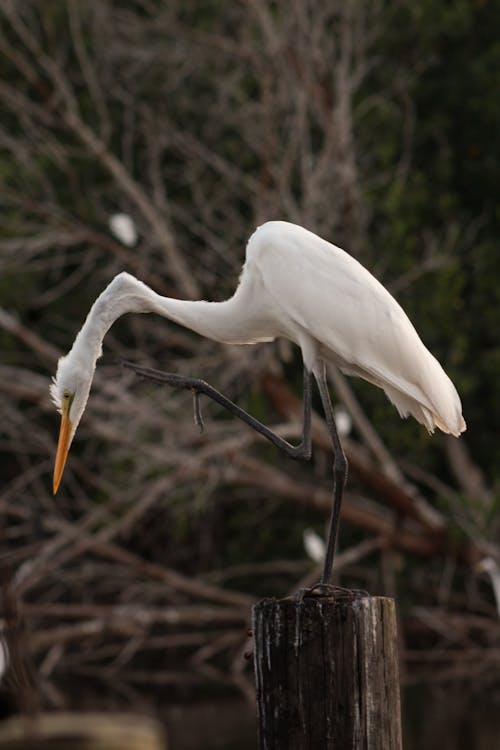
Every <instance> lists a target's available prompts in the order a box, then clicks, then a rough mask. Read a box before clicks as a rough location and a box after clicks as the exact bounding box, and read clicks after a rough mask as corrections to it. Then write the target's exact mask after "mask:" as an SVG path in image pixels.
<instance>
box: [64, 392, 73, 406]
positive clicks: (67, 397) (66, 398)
mask: <svg viewBox="0 0 500 750" xmlns="http://www.w3.org/2000/svg"><path fill="white" fill-rule="evenodd" d="M72 399H73V394H72V393H71V391H64V392H63V401H65V402H66V403H70V402H71V401H72Z"/></svg>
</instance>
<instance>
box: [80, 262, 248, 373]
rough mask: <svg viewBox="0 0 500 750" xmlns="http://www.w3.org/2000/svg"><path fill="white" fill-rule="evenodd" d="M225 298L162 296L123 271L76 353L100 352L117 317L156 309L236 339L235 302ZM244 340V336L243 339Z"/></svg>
mask: <svg viewBox="0 0 500 750" xmlns="http://www.w3.org/2000/svg"><path fill="white" fill-rule="evenodd" d="M233 299H234V298H231V299H229V300H227V301H225V302H205V301H202V300H200V301H195V302H191V301H188V300H177V299H172V298H170V297H162V296H161V295H159V294H157V293H156V292H154V291H153V290H152V289H150V288H149V287H148V286H146V284H144V283H143V282H142V281H139V280H138V279H136V278H135V277H134V276H131V275H130V274H128V273H120V274H119V275H118V276H115V278H114V279H113V280H112V281H111V283H110V284H109V285H108V286H107V287H106V289H105V290H104V291H103V292H102V294H100V295H99V297H98V298H97V299H96V301H95V302H94V304H93V305H92V308H91V309H90V312H89V314H88V315H87V319H86V320H85V323H84V325H83V327H82V329H81V330H80V332H79V334H78V336H77V337H76V339H75V342H74V344H73V349H74V350H75V353H77V352H78V350H79V349H81V351H82V352H83V351H86V352H89V351H92V352H94V353H95V360H97V358H98V357H99V356H100V355H101V344H102V340H103V338H104V336H105V335H106V333H107V331H108V330H109V328H110V327H111V326H112V325H113V323H114V322H115V320H117V319H118V318H119V317H120V316H122V315H125V313H129V312H135V313H150V312H153V313H157V314H158V315H162V316H163V317H165V318H169V319H170V320H172V321H174V322H175V323H179V324H180V325H182V326H185V327H186V328H190V329H191V330H193V331H195V332H196V333H199V334H201V335H202V336H206V337H207V338H210V339H214V340H215V341H221V342H226V343H235V339H234V333H233V330H234V325H235V315H236V314H237V309H236V306H235V305H234V303H233ZM240 340H241V339H240Z"/></svg>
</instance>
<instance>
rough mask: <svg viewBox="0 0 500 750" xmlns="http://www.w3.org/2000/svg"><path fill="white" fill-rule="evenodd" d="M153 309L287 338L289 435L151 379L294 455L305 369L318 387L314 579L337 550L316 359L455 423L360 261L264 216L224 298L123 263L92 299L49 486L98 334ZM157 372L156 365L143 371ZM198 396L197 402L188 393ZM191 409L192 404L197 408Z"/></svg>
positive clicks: (72, 366)
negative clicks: (177, 293)
mask: <svg viewBox="0 0 500 750" xmlns="http://www.w3.org/2000/svg"><path fill="white" fill-rule="evenodd" d="M129 312H136V313H150V312H154V313H157V314H158V315H162V316H164V317H166V318H169V319H170V320H172V321H174V322H175V323H178V324H180V325H183V326H186V327H187V328H190V329H192V330H193V331H196V333H199V334H201V335H202V336H206V337H208V338H210V339H213V340H215V341H220V342H223V343H226V344H256V343H259V342H262V341H272V340H273V339H275V338H277V337H280V336H282V337H286V338H288V339H290V340H291V341H293V342H294V343H295V344H297V345H298V346H299V347H300V348H301V351H302V358H303V362H304V428H303V439H302V442H301V443H300V445H298V446H292V445H290V444H289V443H288V442H286V441H285V440H283V439H282V438H280V437H279V436H277V435H275V434H274V433H273V432H272V431H271V430H269V429H268V428H267V427H265V426H264V425H262V424H261V423H260V422H257V420H255V419H254V418H253V417H251V416H250V415H248V414H247V413H246V412H244V411H243V410H242V409H240V408H239V407H237V406H236V405H235V404H233V403H232V402H230V401H229V400H228V399H226V398H225V397H223V396H222V395H221V394H218V393H217V392H216V391H215V390H214V389H212V388H211V387H210V386H208V384H206V383H204V381H201V380H194V379H190V378H182V377H181V376H179V375H170V374H168V373H165V374H163V375H161V374H159V373H156V375H157V377H158V379H159V380H161V382H167V383H169V384H171V385H175V386H180V387H184V388H189V389H190V390H192V391H193V392H195V393H196V394H198V393H205V394H207V395H208V396H210V397H211V398H214V399H215V400H217V401H218V402H219V403H221V404H222V405H223V406H225V407H226V408H228V409H230V410H231V411H232V412H233V413H236V414H237V416H239V417H240V418H242V419H243V420H244V421H246V422H247V423H248V424H250V425H251V426H252V427H254V428H255V429H257V430H258V431H259V432H261V433H262V434H263V435H264V436H265V437H267V438H268V439H269V440H270V441H271V442H273V443H274V444H275V445H277V446H278V447H280V448H281V449H282V450H284V451H285V452H286V453H287V454H288V455H290V456H293V457H295V458H306V459H308V458H309V457H310V455H311V439H310V417H311V378H312V375H314V377H315V379H316V382H317V385H318V389H319V392H320V396H321V401H322V405H323V409H324V411H325V417H326V421H327V425H328V428H329V431H330V435H331V439H332V444H333V450H334V500H333V511H332V519H331V522H330V532H329V538H328V544H327V553H326V556H325V568H324V572H323V577H322V583H324V584H327V583H328V582H329V580H330V576H331V568H332V563H333V557H334V552H335V542H336V536H337V527H338V521H339V514H340V505H341V502H342V491H343V487H344V483H345V477H346V471H347V462H346V459H345V455H344V453H343V450H342V446H341V444H340V440H339V437H338V433H337V430H336V426H335V420H334V417H333V410H332V405H331V402H330V397H329V393H328V386H327V383H326V367H325V365H326V363H327V362H332V363H334V364H335V365H337V366H338V367H339V368H340V369H341V370H342V371H343V372H344V373H347V374H348V375H357V376H359V377H362V378H364V379H365V380H368V381H369V382H370V383H373V384H374V385H376V386H378V387H380V388H382V389H383V390H384V391H385V393H386V395H387V396H388V398H389V399H390V401H392V403H393V404H394V405H395V406H396V408H397V409H398V411H399V413H400V415H401V416H402V417H406V416H408V415H409V414H411V415H412V416H413V417H415V419H416V420H417V421H418V422H420V423H421V424H423V425H425V427H426V428H427V430H428V431H429V432H433V431H434V429H435V427H438V428H439V429H440V430H442V431H443V432H447V433H451V434H452V435H455V436H457V437H458V436H459V435H460V433H461V432H463V431H464V430H465V422H464V419H463V417H462V407H461V403H460V398H459V396H458V394H457V391H456V389H455V387H454V385H453V383H452V382H451V380H450V379H449V377H448V376H447V375H446V373H445V372H444V370H443V368H442V367H441V365H440V364H439V362H438V361H437V360H436V359H435V358H434V357H433V355H432V354H431V353H430V352H429V351H428V349H426V347H425V346H424V344H423V343H422V341H421V339H420V338H419V336H418V334H417V332H416V330H415V328H414V327H413V325H412V324H411V322H410V321H409V319H408V317H407V316H406V314H405V313H404V311H403V310H402V308H401V307H400V306H399V304H398V303H397V302H396V300H395V299H394V298H393V297H392V296H391V295H390V294H389V292H388V291H387V290H386V289H385V288H384V287H383V286H382V284H380V283H379V282H378V281H377V280H376V279H375V278H374V277H373V276H372V275H371V274H370V273H369V271H367V270H366V269H365V268H364V267H363V266H362V265H361V264H360V263H358V261H356V260H355V259H354V258H353V257H351V256H350V255H348V254H347V253H345V252H344V251H343V250H341V249H340V248H338V247H336V246H335V245H332V244H331V243H330V242H327V241H326V240H324V239H321V238H320V237H318V236H317V235H315V234H313V233H312V232H309V231H308V230H307V229H304V228H303V227H300V226H297V225H295V224H290V223H288V222H285V221H270V222H267V223H266V224H263V225H262V226H261V227H259V228H258V229H257V230H256V231H255V232H254V234H253V235H252V236H251V237H250V239H249V241H248V244H247V249H246V261H245V264H244V266H243V270H242V272H241V276H240V279H239V284H238V286H237V289H236V291H235V293H234V294H233V296H232V297H231V298H230V299H228V300H226V301H223V302H206V301H203V300H200V301H189V300H178V299H172V298H169V297H162V296H160V295H159V294H157V293H156V292H154V291H153V290H152V289H150V288H149V287H148V286H146V285H145V284H143V283H142V282H141V281H139V280H138V279H136V278H135V277H133V276H131V275H130V274H128V273H120V274H118V276H116V277H115V278H114V279H113V280H112V281H111V283H110V284H109V285H108V287H107V288H106V289H105V290H104V291H103V292H102V294H101V295H100V296H99V297H98V298H97V300H96V301H95V302H94V304H93V306H92V308H91V310H90V312H89V314H88V316H87V319H86V321H85V323H84V325H83V327H82V329H81V330H80V332H79V333H78V335H77V337H76V339H75V342H74V344H73V347H72V348H71V351H70V352H69V353H68V354H67V355H66V356H65V357H61V359H60V360H59V363H58V367H57V374H56V376H55V378H54V381H53V383H52V385H51V395H52V399H53V401H54V403H55V405H56V406H57V408H58V409H59V411H60V412H61V415H62V419H61V429H60V435H59V443H58V448H57V455H56V461H55V468H54V492H57V489H58V487H59V483H60V481H61V477H62V473H63V469H64V465H65V463H66V458H67V454H68V450H69V447H70V444H71V441H72V439H73V436H74V434H75V431H76V428H77V426H78V423H79V421H80V418H81V416H82V414H83V411H84V409H85V405H86V403H87V399H88V396H89V391H90V386H91V383H92V379H93V376H94V370H95V366H96V361H97V359H98V357H99V356H100V355H101V352H102V349H101V344H102V340H103V338H104V336H105V334H106V332H107V331H108V329H109V328H110V326H111V325H112V324H113V323H114V321H115V320H116V319H117V318H119V317H120V316H121V315H123V314H124V313H129ZM150 372H153V373H154V372H155V371H150ZM196 407H197V402H196ZM196 415H197V417H198V419H200V418H199V413H198V411H196Z"/></svg>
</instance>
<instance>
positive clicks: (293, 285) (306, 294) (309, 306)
mask: <svg viewBox="0 0 500 750" xmlns="http://www.w3.org/2000/svg"><path fill="white" fill-rule="evenodd" d="M289 226H292V227H293V231H291V232H289V231H287V228H288V227H289ZM281 230H282V231H281V232H274V233H273V234H272V235H270V236H269V238H268V240H267V246H266V240H265V237H264V238H263V242H262V243H261V244H260V248H259V250H258V254H256V257H255V261H256V263H257V265H258V268H259V271H260V274H261V278H262V283H263V284H264V286H265V288H266V290H267V292H268V294H269V295H270V296H271V297H272V298H273V300H274V303H275V305H276V306H277V307H279V308H281V311H282V313H281V314H282V315H284V316H286V317H287V319H288V320H289V321H290V325H291V326H296V327H297V333H298V335H300V333H301V332H303V333H306V334H309V335H310V336H312V337H313V338H314V339H315V340H316V341H317V342H318V343H319V346H320V351H321V353H322V355H323V356H325V357H326V358H329V359H332V360H334V361H336V362H337V364H339V366H340V367H341V368H342V369H343V370H345V371H346V372H349V373H351V374H356V375H360V376H361V377H364V378H365V379H367V380H369V381H371V382H373V383H375V384H376V385H379V386H380V387H382V388H383V389H384V390H385V391H386V393H387V395H388V396H389V398H390V399H391V401H393V402H394V403H395V404H396V406H398V408H400V410H401V411H402V412H406V413H408V411H410V412H411V413H413V414H414V416H417V415H416V414H415V413H414V411H413V409H411V408H410V406H409V404H408V403H407V399H410V400H415V401H416V402H418V404H420V405H422V406H423V407H424V408H425V409H427V410H430V412H432V413H433V414H434V415H436V417H437V420H436V423H437V424H438V425H439V426H442V425H441V424H439V423H444V425H446V426H448V428H449V430H450V431H451V432H453V433H456V432H457V431H458V432H460V429H458V426H459V424H460V423H459V418H460V420H461V419H462V418H461V405H460V400H459V398H458V395H457V393H456V390H455V387H454V386H453V384H452V383H451V381H450V379H449V378H448V376H447V375H446V374H445V372H444V371H443V369H442V367H441V365H440V364H439V362H438V361H437V360H436V359H435V358H434V357H433V355H432V354H431V353H430V352H429V351H428V350H427V349H426V347H425V346H424V344H423V343H422V341H421V339H420V338H419V336H418V334H417V332H416V331H415V329H414V327H413V325H412V324H411V322H410V320H409V319H408V317H407V316H406V314H405V312H404V311H403V310H402V308H401V307H400V305H399V304H398V303H397V302H396V300H395V299H394V298H393V297H392V296H391V295H390V294H389V292H388V291H387V290H386V289H385V288H384V287H383V286H382V285H381V284H380V283H379V282H378V281H377V280H376V279H375V277H374V276H372V275H371V274H370V273H369V272H368V271H367V270H366V269H365V268H364V267H363V266H361V264H359V263H358V262H357V261H356V260H355V259H354V258H352V257H351V256H350V255H348V254H347V253H345V252H344V251H343V250H341V249H340V248H337V247H335V246H334V245H331V244H330V243H328V242H326V241H325V240H322V239H321V238H319V237H317V236H316V235H314V234H312V233H310V232H308V231H307V230H302V228H299V227H295V226H293V225H287V224H284V227H282V228H281ZM295 230H301V231H298V232H297V231H295ZM398 394H403V396H404V397H406V400H405V398H404V397H403V398H402V399H401V398H398ZM417 418H418V419H419V421H422V419H420V418H419V416H417ZM425 423H426V424H427V426H429V424H428V421H427V422H425Z"/></svg>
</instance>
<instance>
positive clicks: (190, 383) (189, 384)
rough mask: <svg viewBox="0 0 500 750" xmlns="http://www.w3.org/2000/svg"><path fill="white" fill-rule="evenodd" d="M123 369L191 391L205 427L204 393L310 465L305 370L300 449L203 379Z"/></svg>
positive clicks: (130, 365) (308, 389)
mask: <svg viewBox="0 0 500 750" xmlns="http://www.w3.org/2000/svg"><path fill="white" fill-rule="evenodd" d="M123 366H124V367H127V368H128V369H129V370H133V371H134V372H135V373H136V375H139V377H143V378H146V379H147V380H152V381H153V382H155V383H160V384H161V385H170V386H173V387H174V388H182V389H184V390H187V391H191V392H192V393H193V394H194V396H195V421H196V424H197V425H198V426H200V427H201V426H202V425H203V422H202V420H201V414H200V410H199V404H198V394H200V393H203V394H204V395H205V396H208V398H211V399H212V401H216V402H217V403H218V404H220V406H222V407H223V408H224V409H227V411H229V412H231V414H234V415H235V416H236V417H238V418H239V419H241V420H242V421H243V422H245V423H246V424H247V425H249V426H250V427H252V428H253V429H254V430H256V431H257V432H259V433H260V434H261V435H263V436H264V437H265V438H267V440H269V441H270V442H271V443H272V444H273V445H275V446H276V447H277V448H279V449H280V450H282V451H283V452H284V453H286V455H287V456H290V458H300V459H304V460H306V461H308V460H309V459H310V458H311V373H310V372H309V371H308V370H307V369H306V368H305V367H304V422H303V429H302V441H301V442H300V444H299V445H291V443H289V442H288V441H287V440H285V439H284V438H282V437H280V436H279V435H276V433H274V432H273V431H272V430H270V429H269V427H266V425H264V424H262V422H259V420H258V419H255V417H252V415H251V414H248V412H246V411H245V410H244V409H242V408H241V407H240V406H238V405H237V404H235V403H234V402H233V401H231V400H230V399H228V398H226V396H224V395H223V394H222V393H220V392H219V391H217V390H216V389H215V388H213V387H212V386H211V385H209V384H208V383H206V382H205V381H204V380H200V379H199V378H189V377H185V376H184V375H178V374H177V373H173V372H162V371H161V370H153V369H152V368H150V367H140V366H139V365H135V364H133V363H132V362H123Z"/></svg>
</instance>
